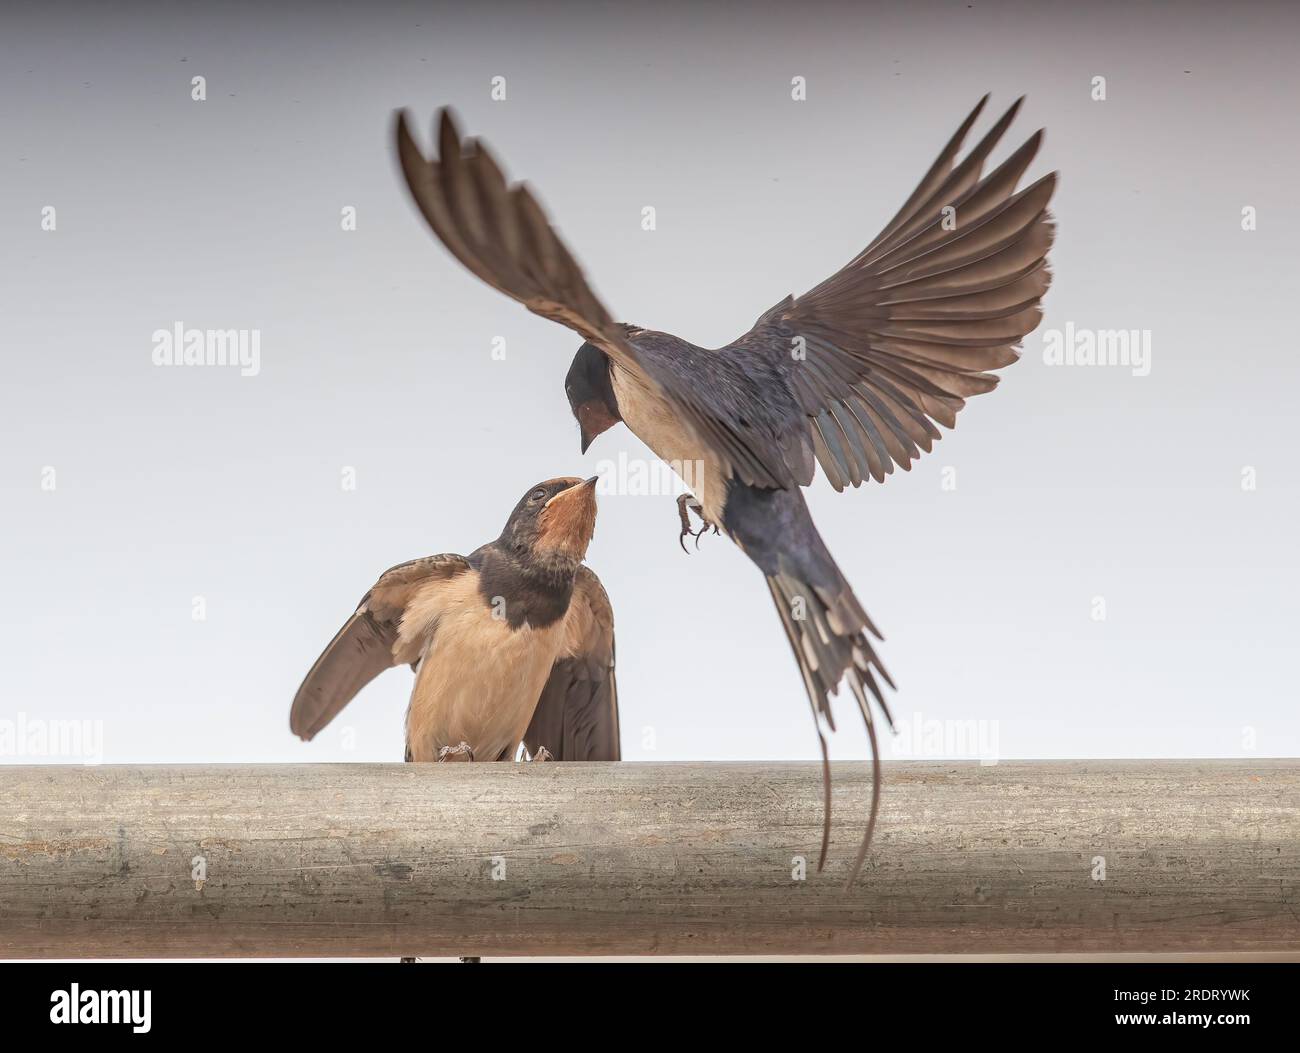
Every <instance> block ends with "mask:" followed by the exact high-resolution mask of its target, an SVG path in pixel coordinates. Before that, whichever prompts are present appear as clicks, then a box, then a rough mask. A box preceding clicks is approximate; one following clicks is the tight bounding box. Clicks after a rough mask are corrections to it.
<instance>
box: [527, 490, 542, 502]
mask: <svg viewBox="0 0 1300 1053" xmlns="http://www.w3.org/2000/svg"><path fill="white" fill-rule="evenodd" d="M545 496H546V491H545V490H543V489H542V488H541V487H540V486H539V487H538V488H537V489H536V490H534V491H533V492H532V493H531V494H529V495H528V500H530V501H540V500H541V499H542V498H543V497H545Z"/></svg>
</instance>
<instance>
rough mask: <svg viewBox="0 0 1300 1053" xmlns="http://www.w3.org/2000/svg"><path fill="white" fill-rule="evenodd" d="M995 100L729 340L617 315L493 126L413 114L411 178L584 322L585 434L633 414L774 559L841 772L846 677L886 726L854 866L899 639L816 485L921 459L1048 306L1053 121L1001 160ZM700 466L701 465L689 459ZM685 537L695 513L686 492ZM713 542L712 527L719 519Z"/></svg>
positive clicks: (519, 286) (423, 203) (756, 547)
mask: <svg viewBox="0 0 1300 1053" xmlns="http://www.w3.org/2000/svg"><path fill="white" fill-rule="evenodd" d="M987 99H988V96H985V97H984V98H983V99H981V100H980V102H979V104H978V105H977V106H976V107H975V108H974V110H972V111H971V113H970V115H969V116H968V117H967V118H966V119H965V120H964V121H963V122H962V124H961V127H960V128H958V129H957V132H956V133H955V134H954V135H953V136H952V138H951V139H950V140H949V141H948V144H947V145H946V146H945V147H944V148H943V150H942V151H941V152H940V154H939V156H938V158H937V159H936V160H935V162H934V163H933V164H932V165H931V166H930V168H929V170H928V171H927V172H926V173H925V175H924V177H923V178H922V179H921V181H920V183H919V184H918V185H917V187H916V189H915V190H914V191H913V192H912V195H911V196H910V197H909V198H908V199H907V201H906V202H905V203H904V204H903V206H902V208H900V209H899V211H898V213H897V214H896V215H895V216H894V218H893V219H892V220H890V221H889V223H888V224H886V226H885V228H884V229H883V230H882V231H881V232H880V234H878V235H877V236H876V238H875V239H874V240H873V241H872V242H871V244H869V245H868V246H867V247H866V248H865V249H863V250H862V251H861V252H859V253H858V254H857V255H856V256H854V257H853V258H852V259H851V260H850V261H849V262H848V263H847V264H846V265H845V266H844V267H842V268H841V269H840V270H839V271H837V272H835V273H834V274H832V275H831V276H830V277H829V278H827V279H826V280H825V281H823V282H821V283H820V284H818V285H816V286H815V287H814V288H812V289H811V290H810V291H808V292H807V293H805V294H804V295H802V296H799V297H797V298H796V297H794V296H786V297H785V298H784V299H782V300H781V301H780V302H778V303H776V304H775V305H774V306H772V307H771V308H769V309H768V310H766V311H764V312H763V313H762V314H761V315H760V316H759V318H758V321H757V322H756V323H755V324H754V326H753V327H752V328H751V329H750V330H749V331H748V332H747V333H745V334H744V335H742V336H741V337H739V338H738V339H736V340H734V341H732V342H731V343H730V344H727V345H725V346H724V347H720V348H716V349H709V348H704V347H700V346H697V345H695V344H692V343H689V342H688V341H686V340H682V339H680V338H679V337H676V336H673V335H671V334H669V333H663V332H656V331H654V330H651V329H646V328H643V327H640V326H633V325H628V324H625V323H619V322H615V321H614V320H613V318H612V317H611V315H610V313H609V312H608V311H607V310H606V309H605V307H604V305H603V304H602V303H601V302H600V300H599V299H598V298H597V297H596V295H595V294H594V293H593V292H592V290H591V288H590V286H589V285H588V284H587V281H586V279H585V278H584V277H583V273H582V270H581V268H580V267H579V266H578V264H577V262H576V261H575V260H574V258H573V256H572V255H571V254H570V252H569V251H568V249H567V248H566V247H565V245H564V244H563V242H562V241H561V240H560V238H559V236H558V234H557V233H556V232H555V230H554V229H553V228H552V227H551V226H550V224H549V222H548V221H547V218H546V215H545V214H544V213H543V211H542V209H541V207H540V206H539V205H538V204H537V201H536V199H535V198H534V196H533V194H532V192H531V191H530V190H529V189H528V187H527V186H525V185H523V184H508V183H507V181H506V179H505V178H504V176H503V175H502V172H501V168H500V167H499V166H498V165H497V163H496V161H495V160H493V158H492V155H491V154H490V153H489V152H488V150H487V149H486V147H485V146H484V145H483V144H482V142H480V141H479V140H476V139H462V137H461V135H460V132H459V131H458V129H457V127H456V123H455V121H454V120H453V118H452V116H451V115H450V113H448V112H447V111H446V110H443V111H442V113H441V117H440V120H439V121H438V124H437V128H436V132H435V136H436V140H437V150H438V153H437V156H436V157H435V158H433V159H429V158H426V157H425V156H424V155H423V154H422V153H421V151H420V149H419V148H418V147H417V146H416V144H415V141H414V139H413V138H412V136H411V133H410V130H409V128H408V126H407V121H406V118H405V115H404V114H400V113H399V114H398V116H397V123H396V137H397V152H398V157H399V160H400V163H401V167H402V171H403V174H404V175H405V178H406V183H407V185H408V187H409V188H410V191H411V194H412V196H413V197H414V199H415V203H416V205H417V206H418V207H419V209H420V211H421V213H422V214H423V215H424V218H425V219H426V220H427V221H428V223H429V225H430V226H431V227H432V228H433V231H434V233H435V234H436V235H437V236H438V237H439V239H441V241H442V243H443V244H444V245H445V246H446V247H447V249H448V250H449V251H450V252H451V253H452V255H454V256H455V257H456V258H457V259H458V260H460V262H461V263H462V264H464V265H465V266H466V267H467V268H469V270H471V271H472V272H473V273H474V274H476V275H478V277H480V278H481V279H483V281H485V282H487V283H488V284H489V285H491V286H493V287H494V288H496V289H498V290H499V291H501V292H503V293H505V294H506V295H508V296H510V297H512V298H514V299H515V300H518V301H519V302H521V303H522V304H524V306H525V307H527V308H528V309H529V310H530V311H533V312H534V313H536V314H539V315H542V316H543V317H545V318H549V319H552V320H553V321H557V322H560V323H561V324H563V325H565V326H568V327H569V328H570V329H573V330H574V331H575V332H577V334H578V335H579V336H581V337H582V338H583V341H584V342H583V344H582V346H581V347H579V349H578V351H577V354H576V355H575V357H574V359H573V362H572V364H571V366H570V368H569V372H568V376H567V378H566V381H565V391H566V393H567V396H568V400H569V406H570V409H571V410H572V413H573V416H574V417H575V418H576V420H577V422H578V426H579V428H580V431H581V439H582V449H583V452H586V449H587V447H588V446H589V445H590V443H591V441H592V440H593V439H594V438H595V437H596V436H597V435H599V434H601V433H602V432H604V431H606V430H607V429H609V428H611V427H613V426H614V425H615V424H617V423H618V422H620V421H622V422H624V423H626V424H627V425H628V427H629V428H631V429H632V431H633V432H634V433H635V434H636V435H637V436H638V437H639V438H640V439H641V440H642V441H644V442H645V443H646V445H647V446H649V447H650V449H651V450H653V451H654V453H655V454H656V455H657V456H659V457H660V458H662V459H663V460H664V461H666V462H668V463H669V464H670V465H672V466H674V467H675V468H677V467H678V466H682V465H689V466H693V467H698V469H700V470H699V471H698V472H696V473H694V477H693V478H690V479H684V482H686V483H687V485H688V486H689V487H690V488H691V489H692V491H693V501H692V502H691V507H693V508H694V509H695V511H697V512H698V513H699V514H700V515H701V517H702V519H703V521H704V524H705V526H702V527H701V528H700V529H701V532H703V530H704V529H706V527H712V528H713V529H714V530H715V531H717V530H718V529H721V530H722V531H723V532H725V533H726V534H727V535H728V536H729V537H731V539H732V540H733V541H735V543H736V544H738V545H739V546H740V547H741V549H742V550H743V551H744V552H745V554H746V555H748V556H749V557H750V559H751V560H753V562H754V563H756V564H757V565H758V567H759V568H760V569H761V570H762V572H763V574H764V576H765V578H766V580H767V586H768V590H769V592H770V593H771V596H772V599H773V601H774V602H775V604H776V607H777V611H778V612H779V614H780V617H781V623H782V625H783V626H784V628H785V632H786V635H787V637H788V638H789V641H790V645H791V647H792V649H793V651H794V657H795V661H796V662H797V663H798V666H799V671H800V673H801V674H802V676H803V680H804V685H805V687H806V689H807V692H808V697H809V700H810V702H811V704H812V709H813V714H814V720H815V722H816V724H817V734H818V739H819V742H820V744H821V751H822V760H823V773H824V776H825V780H824V781H825V825H824V827H823V832H822V833H823V836H822V851H821V859H820V861H819V864H818V865H819V868H820V867H821V866H822V865H824V863H825V859H826V848H827V844H828V840H829V831H830V825H829V824H830V783H829V765H828V763H827V752H826V737H825V734H824V731H823V727H822V722H823V721H824V722H825V725H826V727H827V728H829V729H830V730H834V727H835V724H834V719H833V716H832V713H831V707H830V696H832V695H834V694H835V693H836V691H837V688H838V685H839V684H840V683H841V682H843V681H846V680H847V682H848V685H849V688H850V690H851V691H852V693H853V695H854V697H855V699H856V700H857V703H858V707H859V709H860V710H861V713H862V718H863V720H864V721H865V722H866V726H867V731H868V735H869V737H870V741H871V751H872V765H873V773H874V777H873V794H872V806H871V814H870V817H869V819H868V822H867V829H866V833H865V835H864V837H863V840H862V844H861V846H860V848H859V851H858V855H857V858H856V860H855V861H854V864H853V867H852V870H851V873H850V877H849V881H850V882H851V881H852V880H853V877H854V876H856V874H857V873H858V871H859V870H860V868H861V866H862V863H863V860H864V859H865V857H866V852H867V848H868V846H869V845H870V842H871V835H872V831H873V829H874V827H875V822H876V815H877V811H878V809H879V791H880V766H879V747H878V744H877V741H876V733H875V722H874V720H873V714H872V709H871V706H870V705H869V704H868V694H867V693H868V692H869V693H870V696H871V698H872V699H874V701H875V702H876V704H877V705H879V706H880V709H881V711H882V712H883V713H884V715H885V718H886V719H887V720H890V722H891V725H892V720H891V718H890V716H889V709H888V706H887V705H886V703H885V699H884V697H883V695H882V693H881V689H880V685H879V683H878V682H877V676H878V677H879V678H880V679H881V680H883V681H884V682H885V683H886V684H888V685H889V686H890V687H891V688H892V687H894V684H893V681H892V680H891V679H890V677H889V674H888V673H887V672H886V671H885V669H884V668H883V667H882V666H881V664H880V660H879V659H878V657H877V656H876V652H875V649H874V647H873V645H872V642H871V637H874V638H876V639H882V637H881V635H880V633H879V631H878V630H877V629H876V627H875V626H874V625H873V624H872V622H871V620H870V619H869V618H868V617H867V614H866V612H865V611H864V610H863V607H862V604H861V603H859V602H858V599H857V597H856V596H855V595H854V594H853V590H852V589H851V587H850V586H849V583H848V582H847V581H846V580H845V578H844V575H843V574H842V573H841V572H840V570H839V568H838V567H837V566H836V564H835V561H834V559H832V558H831V554H830V552H829V551H828V550H827V548H826V546H825V544H824V543H823V542H822V539H821V536H820V535H819V534H818V532H817V528H816V527H815V526H814V525H813V521H812V518H811V517H810V515H809V512H808V508H807V505H806V504H805V502H804V498H803V495H802V492H801V489H800V488H801V487H804V486H808V485H809V484H810V483H811V482H812V480H813V476H814V472H815V470H816V465H818V464H820V465H821V468H822V471H823V473H824V474H825V476H826V478H827V479H828V480H829V482H830V483H831V485H832V486H833V487H834V488H835V489H836V490H843V489H844V487H845V486H849V485H852V486H855V487H856V486H858V485H860V484H861V483H863V482H864V481H865V480H867V479H874V480H876V481H877V482H880V481H883V480H884V478H885V476H887V475H889V474H890V473H892V472H893V470H894V468H895V466H897V467H900V468H903V469H909V468H910V467H911V465H912V461H913V460H914V459H916V458H917V457H919V456H920V452H921V451H922V450H926V451H928V450H929V449H930V448H931V445H932V443H933V442H934V440H935V439H938V438H939V437H940V432H939V429H938V427H937V425H940V424H942V425H944V426H945V427H948V428H951V427H953V426H954V425H955V424H956V415H957V412H958V411H959V410H960V409H961V408H962V407H963V405H964V404H965V400H966V399H967V398H968V397H969V396H971V395H978V394H981V393H983V392H986V391H989V390H991V389H992V388H993V387H994V386H996V384H997V382H998V378H997V377H996V376H994V375H992V374H991V373H990V372H988V371H989V370H993V369H998V368H1000V367H1002V366H1005V365H1008V364H1009V363H1011V362H1014V361H1015V360H1016V359H1017V358H1018V357H1019V356H1018V353H1017V350H1016V348H1017V345H1018V344H1020V342H1021V341H1022V340H1023V339H1024V337H1025V336H1026V335H1027V334H1028V333H1030V332H1031V331H1032V330H1033V329H1034V327H1035V326H1036V325H1037V324H1038V321H1039V319H1040V317H1041V314H1042V311H1041V308H1040V307H1039V301H1040V299H1041V298H1042V296H1043V294H1044V292H1046V290H1047V287H1048V282H1049V272H1048V268H1047V263H1046V257H1047V252H1048V249H1049V247H1050V246H1051V243H1052V237H1053V223H1052V219H1051V216H1050V213H1049V212H1048V203H1049V201H1050V199H1051V197H1052V192H1053V190H1054V188H1055V186H1056V174H1055V173H1052V174H1050V175H1046V176H1044V177H1042V178H1041V179H1038V180H1037V181H1036V182H1033V183H1031V184H1030V185H1029V186H1027V187H1025V188H1023V189H1017V187H1018V184H1019V182H1020V179H1021V177H1022V176H1023V175H1024V173H1025V171H1026V169H1027V168H1028V167H1029V165H1030V162H1031V161H1032V160H1033V158H1034V155H1035V154H1036V153H1037V151H1038V147H1039V144H1040V143H1041V141H1042V132H1041V130H1040V131H1038V132H1036V133H1034V134H1033V135H1032V136H1030V137H1029V139H1028V140H1027V141H1026V142H1025V143H1024V144H1023V145H1022V146H1020V147H1019V148H1018V149H1016V150H1015V151H1014V152H1013V153H1012V154H1011V155H1010V156H1009V157H1008V158H1007V159H1006V160H1005V161H1004V162H1003V163H1002V164H1000V165H999V166H998V167H997V168H995V169H994V170H993V171H991V172H989V173H988V174H985V173H984V163H985V161H986V159H987V158H988V156H989V154H990V153H991V152H992V150H993V149H994V147H995V146H996V145H997V143H998V141H999V140H1000V139H1001V137H1002V135H1003V133H1004V132H1005V131H1006V130H1007V127H1008V126H1009V125H1010V123H1011V121H1012V119H1013V118H1014V117H1015V115H1016V112H1017V111H1018V110H1019V108H1020V101H1019V100H1018V101H1017V102H1016V103H1015V104H1014V105H1012V106H1011V108H1010V109H1009V110H1008V111H1007V112H1006V113H1005V114H1004V115H1003V116H1002V117H1001V118H1000V119H999V120H998V121H997V122H996V124H995V125H994V126H993V127H992V129H991V130H990V131H989V132H988V133H987V134H986V135H985V136H984V137H983V138H982V139H981V140H980V141H979V143H978V144H977V145H976V146H975V147H974V148H972V149H971V150H970V151H969V152H967V153H966V154H965V156H963V157H960V158H959V154H961V151H962V144H963V143H964V141H965V138H966V135H967V133H968V132H969V131H970V129H971V127H972V125H973V124H974V123H975V121H976V119H977V117H978V116H979V114H980V112H981V111H982V110H983V108H984V104H985V102H986V101H987ZM679 474H680V473H679ZM679 514H680V517H681V527H682V532H681V537H682V538H684V537H685V535H686V533H687V532H688V531H689V530H690V524H689V519H688V517H687V511H686V503H685V502H683V503H681V504H680V506H679ZM696 536H697V543H698V535H696Z"/></svg>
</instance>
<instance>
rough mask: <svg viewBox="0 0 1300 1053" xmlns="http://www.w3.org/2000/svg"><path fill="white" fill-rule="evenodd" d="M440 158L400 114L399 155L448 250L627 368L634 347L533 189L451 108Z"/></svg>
mask: <svg viewBox="0 0 1300 1053" xmlns="http://www.w3.org/2000/svg"><path fill="white" fill-rule="evenodd" d="M437 141H438V157H437V158H436V159H433V160H430V159H428V158H426V157H425V156H424V155H423V154H422V153H421V152H420V148H419V147H418V146H417V145H416V144H415V140H414V138H413V137H412V136H411V131H410V128H409V127H408V126H407V122H406V114H405V113H404V112H400V111H399V113H398V114H397V156H398V160H399V161H400V162H401V165H402V174H403V175H404V176H405V177H406V185H407V187H408V188H409V189H410V191H411V196H412V197H413V198H414V199H415V203H416V205H418V206H419V209H420V212H421V213H422V214H423V215H424V218H425V219H426V220H427V221H428V223H429V226H430V227H432V228H433V232H434V233H435V234H437V235H438V237H439V239H440V240H441V241H442V243H443V244H444V245H445V246H447V249H448V251H449V252H450V253H451V254H452V255H453V256H455V257H456V258H457V259H458V260H460V262H461V263H463V264H464V265H465V266H466V267H468V268H469V269H470V270H471V271H473V272H474V273H475V274H477V275H478V276H479V277H480V278H482V279H483V281H485V282H487V283H488V284H489V285H491V286H492V287H493V288H494V289H497V290H498V291H500V292H503V293H505V294H506V295H507V296H509V297H512V298H513V299H515V300H518V301H519V302H520V303H522V304H523V305H524V306H525V307H527V308H528V309H529V310H530V311H532V312H533V313H534V314H539V315H541V316H542V317H543V318H549V319H551V320H552V321H554V322H559V323H560V324H561V325H565V326H568V327H569V328H570V329H572V330H574V331H575V332H577V333H579V334H580V335H581V336H582V337H584V338H585V339H587V340H590V341H591V342H592V343H593V344H596V345H597V346H598V347H599V348H600V349H601V350H603V351H604V352H605V353H606V354H608V355H610V356H611V357H612V358H614V359H615V360H616V361H619V362H622V363H623V364H624V365H625V366H627V367H628V368H633V369H639V364H638V362H637V358H636V352H635V351H634V350H633V349H632V348H631V347H630V346H629V345H628V344H627V341H626V340H625V339H624V337H623V333H622V330H621V328H620V327H619V326H618V325H617V323H615V322H614V321H613V319H612V318H610V315H609V312H608V311H607V310H605V306H604V304H602V303H601V302H600V300H599V299H597V297H596V294H595V293H593V292H592V291H591V288H590V286H588V285H587V279H586V278H585V277H584V276H583V273H582V268H581V267H579V266H578V263H577V261H576V260H575V259H574V258H573V255H572V254H571V253H570V252H569V250H568V248H567V247H566V246H565V244H564V242H562V241H561V240H560V236H559V235H558V234H557V233H556V232H555V230H554V228H553V227H552V226H551V225H550V223H549V222H548V221H547V218H546V214H545V213H544V212H543V211H542V208H541V206H540V205H538V203H537V200H536V198H534V197H533V194H532V191H531V190H529V188H528V187H527V186H525V185H524V184H522V183H515V184H513V185H511V184H508V183H507V182H506V178H505V176H504V175H503V174H502V172H501V168H500V167H499V166H498V165H497V163H496V161H494V160H493V158H492V155H491V154H490V153H488V151H487V147H486V146H484V144H483V143H482V142H480V141H479V140H478V139H462V138H461V135H460V132H459V131H458V130H457V128H456V122H455V119H454V118H453V117H452V115H451V112H450V111H449V110H446V109H444V110H442V111H441V113H440V115H439V119H438V128H437Z"/></svg>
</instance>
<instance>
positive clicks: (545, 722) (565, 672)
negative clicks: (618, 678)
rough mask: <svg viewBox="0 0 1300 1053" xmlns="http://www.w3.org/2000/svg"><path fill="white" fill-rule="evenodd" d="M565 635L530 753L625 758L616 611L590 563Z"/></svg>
mask: <svg viewBox="0 0 1300 1053" xmlns="http://www.w3.org/2000/svg"><path fill="white" fill-rule="evenodd" d="M564 639H565V643H564V651H563V653H562V654H561V655H560V657H559V658H558V659H557V660H556V662H555V665H554V666H553V667H552V669H551V675H550V678H549V679H548V680H547V681H546V686H545V687H543V688H542V694H541V697H540V698H539V699H538V701H537V709H536V710H535V711H534V712H533V719H532V723H530V724H529V725H528V730H527V731H526V732H525V733H524V747H525V748H526V749H527V750H528V752H529V753H530V754H536V753H537V752H538V751H539V750H540V749H542V748H543V747H545V748H546V750H547V752H548V753H550V755H551V756H552V757H553V758H555V759H556V760H569V761H616V760H619V759H620V757H621V752H620V747H619V734H618V688H617V686H616V685H615V683H614V611H613V608H612V607H611V606H610V604H609V597H608V596H607V595H606V594H605V590H604V588H603V587H602V586H601V584H600V579H599V578H597V577H596V575H595V574H594V573H593V572H592V571H591V570H589V569H587V568H586V567H580V568H578V578H577V581H576V582H575V583H574V588H573V600H572V602H571V603H570V605H569V613H568V615H566V617H565V624H564Z"/></svg>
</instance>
